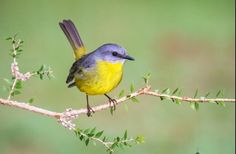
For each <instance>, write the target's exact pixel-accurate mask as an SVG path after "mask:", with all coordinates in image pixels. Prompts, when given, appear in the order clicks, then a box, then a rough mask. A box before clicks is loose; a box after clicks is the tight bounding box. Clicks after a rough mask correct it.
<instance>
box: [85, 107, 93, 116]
mask: <svg viewBox="0 0 236 154" xmlns="http://www.w3.org/2000/svg"><path fill="white" fill-rule="evenodd" d="M87 110H88V112H87V116H88V117H91V116H92V113H95V111H94V110H93V108H91V107H90V106H87Z"/></svg>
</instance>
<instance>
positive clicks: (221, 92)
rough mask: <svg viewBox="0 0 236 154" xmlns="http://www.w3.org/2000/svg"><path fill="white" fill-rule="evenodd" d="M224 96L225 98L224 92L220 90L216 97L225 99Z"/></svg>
mask: <svg viewBox="0 0 236 154" xmlns="http://www.w3.org/2000/svg"><path fill="white" fill-rule="evenodd" d="M223 96H224V92H223V90H219V91H218V92H217V94H216V97H223Z"/></svg>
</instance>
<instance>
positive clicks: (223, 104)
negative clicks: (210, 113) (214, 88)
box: [216, 102, 226, 107]
mask: <svg viewBox="0 0 236 154" xmlns="http://www.w3.org/2000/svg"><path fill="white" fill-rule="evenodd" d="M216 104H218V105H220V106H222V107H225V106H226V104H225V103H224V102H216Z"/></svg>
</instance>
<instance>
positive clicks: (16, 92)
mask: <svg viewBox="0 0 236 154" xmlns="http://www.w3.org/2000/svg"><path fill="white" fill-rule="evenodd" d="M19 94H21V92H20V91H19V90H14V91H13V93H12V94H11V96H15V95H19Z"/></svg>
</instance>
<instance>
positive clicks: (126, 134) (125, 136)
mask: <svg viewBox="0 0 236 154" xmlns="http://www.w3.org/2000/svg"><path fill="white" fill-rule="evenodd" d="M127 136H128V132H127V130H125V134H124V140H126V139H127Z"/></svg>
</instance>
